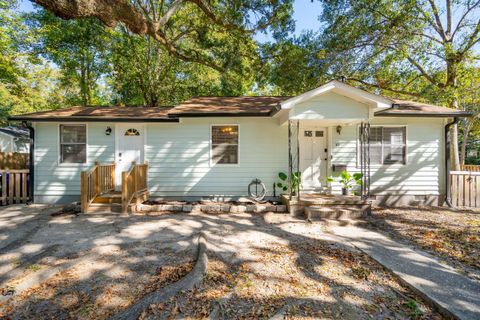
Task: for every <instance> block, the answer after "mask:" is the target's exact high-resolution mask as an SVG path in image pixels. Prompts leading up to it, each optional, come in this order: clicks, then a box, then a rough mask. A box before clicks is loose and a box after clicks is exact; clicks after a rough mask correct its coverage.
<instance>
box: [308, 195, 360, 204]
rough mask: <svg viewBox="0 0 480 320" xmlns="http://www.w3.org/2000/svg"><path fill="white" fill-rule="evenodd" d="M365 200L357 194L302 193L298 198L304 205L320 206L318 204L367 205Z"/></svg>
mask: <svg viewBox="0 0 480 320" xmlns="http://www.w3.org/2000/svg"><path fill="white" fill-rule="evenodd" d="M368 203H369V202H368V201H367V200H362V199H361V198H360V197H358V196H341V195H334V196H331V195H330V196H328V195H324V196H322V197H317V196H315V195H303V196H302V197H301V199H300V204H303V205H306V206H316V205H318V206H320V205H367V204H368Z"/></svg>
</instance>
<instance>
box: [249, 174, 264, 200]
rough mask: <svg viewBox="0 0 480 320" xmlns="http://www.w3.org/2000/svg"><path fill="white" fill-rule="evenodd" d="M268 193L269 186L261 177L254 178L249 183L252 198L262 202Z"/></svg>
mask: <svg viewBox="0 0 480 320" xmlns="http://www.w3.org/2000/svg"><path fill="white" fill-rule="evenodd" d="M266 194H267V188H265V185H264V184H263V182H262V181H261V180H260V179H257V178H256V179H253V180H252V182H250V184H249V185H248V196H249V197H250V199H252V200H254V201H257V202H262V201H263V199H264V198H265V195H266Z"/></svg>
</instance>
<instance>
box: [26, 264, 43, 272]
mask: <svg viewBox="0 0 480 320" xmlns="http://www.w3.org/2000/svg"><path fill="white" fill-rule="evenodd" d="M25 269H27V270H29V271H33V272H37V271H39V270H40V269H42V267H41V266H39V265H38V264H31V265H29V266H27V267H26V268H25Z"/></svg>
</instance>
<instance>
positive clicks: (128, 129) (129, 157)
mask: <svg viewBox="0 0 480 320" xmlns="http://www.w3.org/2000/svg"><path fill="white" fill-rule="evenodd" d="M115 132H116V140H117V147H116V154H115V162H116V169H115V186H116V190H120V189H121V186H122V172H123V171H128V170H129V169H130V167H131V165H132V162H133V161H135V162H137V163H143V161H144V142H145V138H144V137H145V130H144V126H143V125H142V124H135V123H133V124H132V123H129V124H123V123H122V124H118V125H117V127H116V130H115Z"/></svg>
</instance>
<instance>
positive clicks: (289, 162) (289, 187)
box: [288, 120, 293, 200]
mask: <svg viewBox="0 0 480 320" xmlns="http://www.w3.org/2000/svg"><path fill="white" fill-rule="evenodd" d="M292 166H293V159H292V121H291V120H288V193H289V199H290V200H292V194H293V190H292V174H293V170H292Z"/></svg>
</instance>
